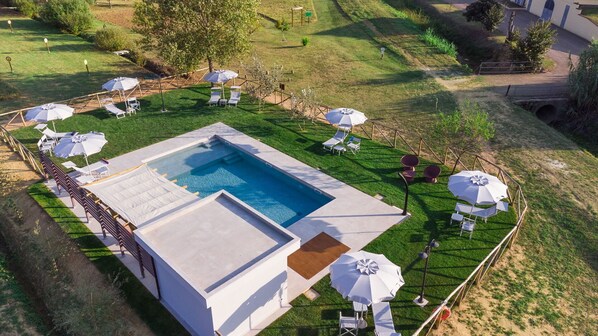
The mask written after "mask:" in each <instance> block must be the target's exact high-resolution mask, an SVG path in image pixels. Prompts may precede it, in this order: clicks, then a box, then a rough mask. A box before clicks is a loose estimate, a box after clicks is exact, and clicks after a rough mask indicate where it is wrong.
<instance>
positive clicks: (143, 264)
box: [39, 152, 160, 298]
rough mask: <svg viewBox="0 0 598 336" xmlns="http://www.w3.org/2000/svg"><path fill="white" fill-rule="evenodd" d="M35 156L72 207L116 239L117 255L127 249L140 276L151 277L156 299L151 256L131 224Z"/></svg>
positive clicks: (59, 169) (51, 165) (53, 165)
mask: <svg viewBox="0 0 598 336" xmlns="http://www.w3.org/2000/svg"><path fill="white" fill-rule="evenodd" d="M39 156H40V161H41V164H42V167H43V169H44V172H45V173H46V176H48V177H52V178H54V180H55V181H56V185H57V187H58V191H59V192H62V191H61V190H65V191H67V193H68V194H69V196H70V198H71V202H72V203H73V206H74V204H75V203H74V202H75V201H76V202H77V203H79V204H80V205H81V206H82V207H83V209H84V210H85V216H86V217H87V219H88V221H89V216H90V215H91V217H92V218H94V219H96V220H97V221H98V222H99V223H100V227H101V228H102V235H103V236H104V238H106V233H109V234H110V235H112V237H114V238H115V239H116V240H117V241H118V245H119V247H120V253H121V255H123V256H124V254H125V251H128V252H129V253H130V254H131V255H132V256H133V257H134V258H135V259H136V260H137V261H138V262H139V270H140V272H141V275H142V276H143V277H145V271H148V272H149V273H150V274H151V275H152V276H154V278H155V279H156V287H157V289H158V298H159V297H160V286H159V284H158V278H157V276H156V267H155V265H154V259H153V258H152V256H151V255H149V253H147V251H145V250H144V249H143V247H141V246H140V245H139V244H137V242H136V241H135V236H134V234H133V230H131V229H129V228H131V227H132V228H134V225H132V224H130V223H128V222H127V221H126V220H125V219H124V218H122V217H121V216H120V215H118V214H117V213H116V212H115V211H113V210H112V209H110V207H108V206H107V205H105V204H104V203H102V201H101V200H100V199H98V198H96V197H95V196H94V195H93V193H91V192H89V191H87V190H85V189H83V188H81V187H80V186H79V185H78V184H77V182H76V181H75V180H74V179H73V178H72V177H71V176H69V175H68V174H66V173H65V172H64V171H63V170H62V169H61V168H60V167H59V166H57V165H56V164H55V163H54V162H53V161H52V160H50V158H48V157H47V156H46V155H45V154H44V153H41V152H40V154H39Z"/></svg>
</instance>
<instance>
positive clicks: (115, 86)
mask: <svg viewBox="0 0 598 336" xmlns="http://www.w3.org/2000/svg"><path fill="white" fill-rule="evenodd" d="M137 85H139V81H138V80H137V78H131V77H116V78H114V79H111V80H109V81H107V82H106V83H104V84H103V85H102V90H106V91H118V93H119V94H120V95H121V96H123V97H124V93H123V92H124V91H127V90H131V89H134V88H135V87H136V86H137ZM123 99H124V98H123Z"/></svg>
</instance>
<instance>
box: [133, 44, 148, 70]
mask: <svg viewBox="0 0 598 336" xmlns="http://www.w3.org/2000/svg"><path fill="white" fill-rule="evenodd" d="M129 57H130V59H131V61H133V62H135V64H137V65H139V66H140V67H143V66H145V63H146V62H147V58H146V57H145V55H144V54H143V52H142V51H141V49H139V48H138V47H137V46H136V45H133V46H132V47H131V53H130V54H129Z"/></svg>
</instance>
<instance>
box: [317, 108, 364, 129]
mask: <svg viewBox="0 0 598 336" xmlns="http://www.w3.org/2000/svg"><path fill="white" fill-rule="evenodd" d="M326 120H328V122H330V123H331V124H333V125H339V126H350V127H353V126H355V125H361V124H363V123H364V122H365V121H366V120H368V118H367V117H366V116H365V114H363V112H359V111H357V110H354V109H351V108H346V107H341V108H336V109H334V110H331V111H330V112H328V113H326Z"/></svg>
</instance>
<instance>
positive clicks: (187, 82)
mask: <svg viewBox="0 0 598 336" xmlns="http://www.w3.org/2000/svg"><path fill="white" fill-rule="evenodd" d="M207 72H208V69H207V68H204V69H200V70H197V71H193V72H189V73H185V74H179V75H174V76H169V77H165V78H155V79H144V80H141V81H140V83H139V86H138V88H137V89H136V90H137V91H131V92H129V94H128V95H127V96H125V95H119V94H118V93H111V92H97V93H92V94H89V95H86V96H81V97H75V98H71V99H67V100H63V101H60V102H55V103H65V104H67V105H70V106H72V107H74V108H75V111H76V113H83V112H87V111H91V110H95V109H97V108H100V107H101V106H102V99H105V98H114V97H115V96H117V95H119V96H120V98H121V100H122V101H124V100H125V99H126V97H128V96H130V95H132V94H133V93H135V92H136V93H135V94H136V95H137V96H138V97H143V96H145V95H150V94H155V93H158V92H160V91H170V90H176V89H182V88H186V87H190V86H194V85H197V84H200V83H202V79H203V77H204V75H205V74H206V73H207ZM235 85H238V86H242V87H245V88H246V89H250V88H251V86H255V85H260V84H259V83H256V82H255V81H252V80H251V79H248V78H246V77H241V78H238V79H237V82H236V83H235ZM246 91H251V90H246ZM117 98H118V97H117ZM258 98H260V99H264V100H266V101H268V102H270V103H273V104H275V105H279V106H281V107H283V108H284V110H287V111H289V117H293V116H295V115H296V114H297V113H298V110H301V111H300V114H301V115H302V116H303V117H308V118H310V119H311V120H313V121H325V115H326V113H328V112H329V111H330V110H331V108H330V107H329V106H325V105H316V106H310V108H309V109H308V110H307V111H306V110H305V109H301V108H300V106H298V105H300V104H301V102H299V101H298V100H297V97H296V96H295V95H294V94H293V93H288V92H286V91H284V90H281V89H275V90H273V91H272V92H271V94H269V95H268V96H266V97H258ZM30 108H32V107H29V108H24V109H19V110H15V111H11V112H7V113H4V114H0V117H2V116H9V117H10V120H9V121H8V123H7V126H10V125H11V124H12V123H13V122H14V120H17V119H18V120H20V121H21V123H22V124H23V125H24V124H25V123H26V122H25V120H24V116H23V112H24V111H26V110H28V109H30ZM17 127H20V126H17ZM353 132H355V133H357V134H360V135H362V136H365V137H367V138H369V139H371V140H375V141H378V142H380V143H383V144H386V145H388V146H390V147H392V148H402V149H406V150H408V151H409V152H411V153H412V154H414V155H417V156H420V157H422V158H425V159H427V160H429V161H431V162H438V163H441V164H442V165H444V166H447V167H453V170H456V169H465V170H475V169H479V170H482V171H484V172H487V173H489V174H493V175H495V176H497V177H498V178H499V179H500V180H501V181H502V182H503V183H505V184H506V185H507V186H508V199H509V203H511V205H512V208H513V209H514V211H515V213H516V215H517V222H516V223H515V226H514V227H513V229H512V230H511V231H510V232H509V233H508V234H507V235H506V236H505V238H504V239H503V240H502V241H501V242H500V243H499V244H498V245H497V246H496V247H495V248H494V249H493V250H492V252H490V253H489V254H488V255H487V256H486V258H484V260H482V262H481V263H480V264H479V265H478V266H477V267H476V268H475V269H474V270H473V272H472V273H471V274H470V275H469V276H468V277H467V278H466V279H465V281H463V283H461V284H460V285H459V286H457V288H455V290H454V291H453V292H452V293H451V294H450V295H449V296H447V297H446V298H445V299H444V300H443V301H442V303H441V304H440V305H439V306H438V308H437V309H435V310H434V312H433V313H432V314H431V315H430V316H429V317H428V318H427V319H426V320H425V321H424V323H422V325H421V326H420V327H419V328H418V329H417V330H416V332H415V333H414V335H419V334H420V333H422V332H425V335H428V334H429V333H430V332H431V331H432V330H433V329H434V328H436V327H438V325H439V324H440V323H441V322H442V320H443V319H442V318H441V313H442V311H443V309H444V308H445V307H448V308H453V307H454V306H458V305H459V303H460V302H461V301H462V300H463V299H464V298H465V296H466V295H467V293H468V292H469V290H470V289H471V288H472V287H473V286H474V285H479V284H480V283H481V282H482V280H483V279H484V277H485V275H486V274H487V273H488V271H489V270H490V268H491V267H493V266H494V265H495V264H496V263H497V262H498V260H500V258H501V257H502V256H503V255H504V253H505V251H506V250H507V249H508V248H510V247H511V246H512V244H513V243H514V241H515V240H516V238H517V236H518V234H519V231H520V229H521V227H522V225H523V220H524V218H525V214H526V213H527V210H528V204H527V200H526V198H525V196H524V193H523V190H522V188H521V186H520V185H519V183H518V182H517V181H516V180H514V179H513V178H512V177H511V176H510V175H509V174H508V172H507V171H505V170H504V169H503V168H501V167H500V166H498V165H497V164H495V163H493V162H491V161H489V160H488V159H486V158H484V157H482V156H480V155H478V154H475V153H464V154H461V155H458V154H457V153H456V152H455V151H454V150H453V149H452V148H449V147H444V148H433V146H430V144H429V142H428V141H427V140H426V139H425V138H424V137H423V136H421V135H419V134H414V133H411V132H404V131H403V130H400V129H398V128H395V127H391V126H388V125H387V124H382V123H380V122H377V121H371V120H368V121H366V123H364V124H363V125H360V126H359V127H358V128H355V129H354V130H353ZM0 133H2V139H3V140H4V142H6V143H7V144H8V145H9V146H10V147H11V148H12V149H13V150H14V151H16V152H18V153H19V155H20V156H21V158H22V159H23V160H25V161H27V162H28V163H29V164H30V165H31V167H32V169H33V170H35V171H36V172H38V173H40V175H42V176H43V175H44V170H43V168H42V167H41V165H40V163H39V161H37V159H36V156H35V155H33V154H32V153H31V151H29V149H27V148H26V147H25V146H24V145H23V144H22V143H21V142H19V141H18V140H17V139H16V138H14V136H12V134H10V131H9V128H8V127H2V126H0Z"/></svg>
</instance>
